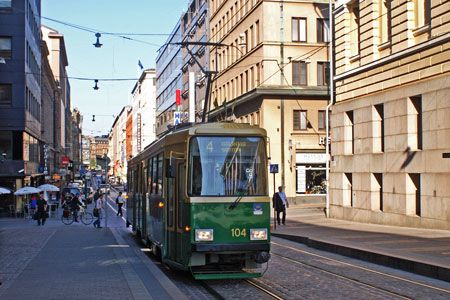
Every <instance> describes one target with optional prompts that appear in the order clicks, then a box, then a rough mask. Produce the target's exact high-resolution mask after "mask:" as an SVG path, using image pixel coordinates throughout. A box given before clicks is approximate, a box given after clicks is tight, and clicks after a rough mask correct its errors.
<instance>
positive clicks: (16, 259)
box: [0, 220, 56, 298]
mask: <svg viewBox="0 0 450 300" xmlns="http://www.w3.org/2000/svg"><path fill="white" fill-rule="evenodd" d="M20 221H22V222H23V220H20ZM5 223H6V222H5V221H4V220H2V221H0V228H1V230H0V266H2V267H1V268H0V282H1V283H2V285H1V286H0V298H1V296H2V292H4V291H5V290H6V289H7V288H8V287H9V286H10V285H11V283H12V282H13V281H14V279H16V278H17V276H19V274H20V273H21V272H22V271H23V270H24V269H25V267H26V266H27V265H28V263H29V262H30V261H31V260H32V259H33V258H34V257H35V256H36V255H37V254H38V253H39V251H41V249H42V248H43V247H44V245H45V244H46V243H47V241H48V240H49V239H50V238H51V237H52V236H53V235H54V234H55V232H56V230H55V229H52V230H44V229H43V227H35V226H33V227H31V224H30V227H29V228H20V227H18V226H17V227H16V228H14V227H13V228H10V229H7V228H6V224H5ZM16 223H18V222H16ZM33 224H34V222H33ZM8 225H9V226H11V225H10V224H8Z"/></svg>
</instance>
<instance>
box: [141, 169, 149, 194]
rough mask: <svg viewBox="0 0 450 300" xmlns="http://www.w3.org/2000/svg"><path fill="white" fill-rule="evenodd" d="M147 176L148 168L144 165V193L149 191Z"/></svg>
mask: <svg viewBox="0 0 450 300" xmlns="http://www.w3.org/2000/svg"><path fill="white" fill-rule="evenodd" d="M147 176H148V168H147V167H144V172H143V174H142V188H143V191H142V193H144V194H146V193H148V189H147V184H146V182H145V181H146V178H147Z"/></svg>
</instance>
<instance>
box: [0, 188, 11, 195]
mask: <svg viewBox="0 0 450 300" xmlns="http://www.w3.org/2000/svg"><path fill="white" fill-rule="evenodd" d="M11 193H12V192H11V190H10V189H7V188H4V187H0V195H2V194H11Z"/></svg>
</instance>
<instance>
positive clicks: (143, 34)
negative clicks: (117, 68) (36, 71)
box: [0, 5, 172, 47]
mask: <svg viewBox="0 0 450 300" xmlns="http://www.w3.org/2000/svg"><path fill="white" fill-rule="evenodd" d="M3 7H4V8H10V9H12V10H15V11H18V12H21V13H25V14H26V11H25V10H23V9H20V8H17V7H9V6H5V5H0V8H3ZM39 16H40V17H41V19H44V20H48V21H51V22H55V23H58V24H61V25H65V26H68V27H72V28H75V29H78V30H82V31H86V32H90V33H101V34H103V35H111V36H115V37H119V38H122V39H126V40H130V41H134V42H138V43H143V44H147V45H151V46H155V47H160V46H161V45H160V44H156V43H151V42H146V41H142V40H138V39H135V38H132V37H129V36H170V35H172V34H171V33H134V32H130V33H122V32H121V33H116V32H107V31H102V30H97V29H94V28H89V27H86V26H82V25H77V24H73V23H69V22H65V21H60V20H57V19H53V18H49V17H45V16H42V15H39Z"/></svg>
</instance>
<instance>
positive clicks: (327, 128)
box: [325, 0, 334, 218]
mask: <svg viewBox="0 0 450 300" xmlns="http://www.w3.org/2000/svg"><path fill="white" fill-rule="evenodd" d="M332 9H333V5H332V2H331V0H329V3H328V10H329V11H328V15H329V17H328V20H329V26H330V30H328V32H329V35H328V40H329V60H330V82H329V86H330V102H329V103H328V105H327V109H326V110H325V122H326V125H325V128H326V131H325V134H326V146H325V153H326V180H327V194H326V208H325V213H326V216H327V218H328V217H330V184H329V183H330V182H329V177H330V153H329V152H330V146H329V143H330V138H329V134H330V128H329V121H328V119H329V117H330V116H329V113H328V111H329V110H330V107H331V105H333V102H334V81H333V71H334V59H333V58H334V57H333V31H334V22H333V21H334V20H333V11H332Z"/></svg>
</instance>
